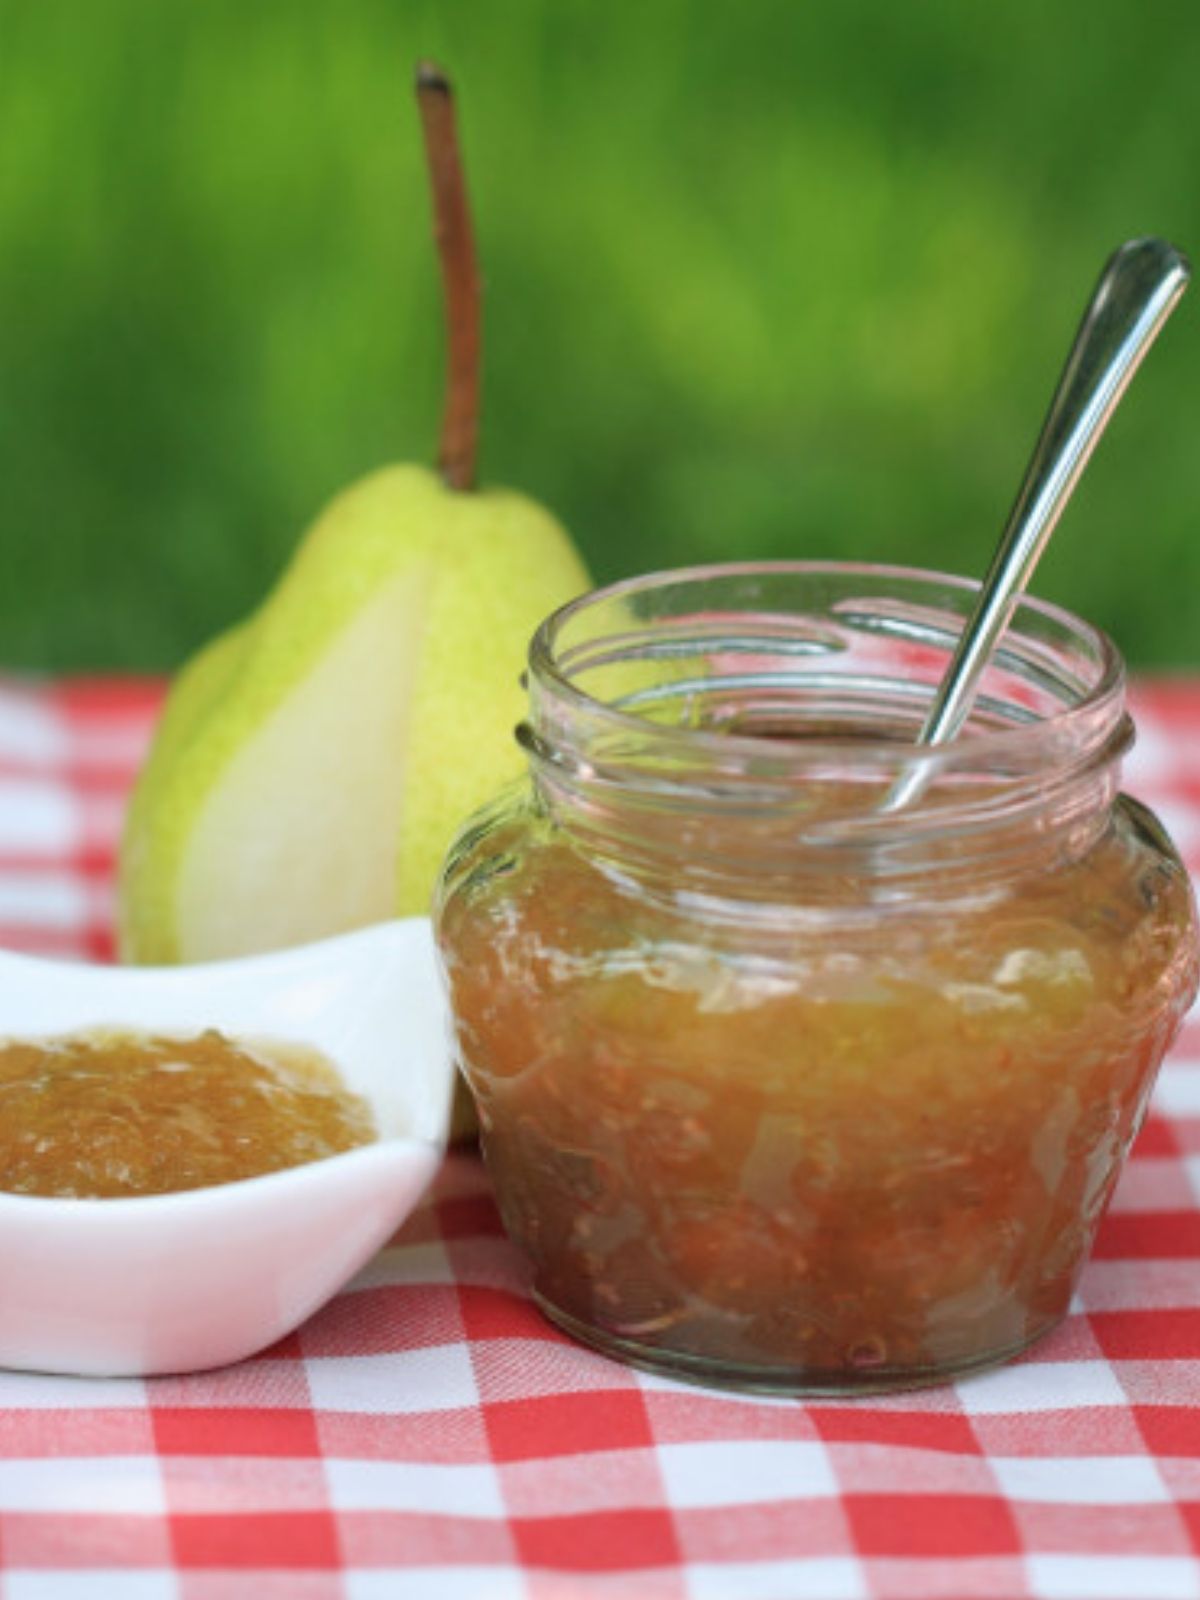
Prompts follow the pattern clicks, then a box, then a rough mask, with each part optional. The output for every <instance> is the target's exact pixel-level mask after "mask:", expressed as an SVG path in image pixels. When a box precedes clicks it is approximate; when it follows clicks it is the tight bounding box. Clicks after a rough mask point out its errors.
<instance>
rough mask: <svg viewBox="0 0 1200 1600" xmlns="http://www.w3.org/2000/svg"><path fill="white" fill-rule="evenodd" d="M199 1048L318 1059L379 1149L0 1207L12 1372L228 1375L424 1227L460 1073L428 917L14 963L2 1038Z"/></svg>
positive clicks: (0, 957) (3, 999) (5, 1357)
mask: <svg viewBox="0 0 1200 1600" xmlns="http://www.w3.org/2000/svg"><path fill="white" fill-rule="evenodd" d="M91 1028H119V1029H121V1030H123V1031H125V1030H133V1031H137V1032H150V1033H158V1034H168V1035H172V1034H174V1035H188V1034H194V1033H197V1032H200V1031H202V1030H203V1029H205V1028H219V1029H220V1030H221V1031H222V1032H224V1033H227V1034H230V1035H232V1036H234V1037H237V1038H243V1039H247V1040H250V1041H253V1040H254V1039H256V1038H258V1039H263V1040H272V1041H280V1042H285V1041H286V1042H290V1043H294V1044H298V1045H306V1046H309V1047H311V1048H314V1049H317V1050H319V1051H321V1052H322V1053H323V1054H324V1055H326V1056H327V1057H328V1058H329V1059H330V1060H331V1061H332V1062H333V1063H334V1065H335V1066H336V1067H337V1068H338V1070H339V1073H340V1075H341V1078H342V1080H343V1082H344V1083H345V1084H346V1086H347V1087H348V1088H349V1089H351V1090H353V1091H354V1092H355V1093H356V1094H359V1095H361V1096H362V1097H363V1098H364V1099H365V1100H367V1101H368V1103H369V1104H370V1106H371V1108H372V1110H373V1112H374V1114H375V1119H376V1123H377V1125H378V1128H379V1139H378V1140H377V1141H376V1142H375V1143H373V1144H369V1145H363V1146H360V1147H359V1148H357V1149H354V1150H348V1151H346V1152H344V1153H342V1154H340V1155H336V1156H331V1157H329V1158H327V1159H326V1160H323V1161H313V1162H308V1163H306V1164H305V1165H303V1166H298V1167H290V1168H287V1169H286V1170H284V1171H281V1172H273V1173H268V1174H265V1175H263V1176H262V1177H257V1178H247V1179H243V1180H241V1181H239V1182H236V1183H227V1184H222V1185H219V1186H216V1187H211V1188H203V1189H189V1190H185V1191H182V1192H180V1193H177V1194H163V1195H147V1196H139V1197H135V1198H130V1199H108V1200H89V1199H57V1198H45V1197H41V1196H34V1195H19V1194H9V1193H0V1284H2V1285H3V1291H2V1293H0V1367H9V1368H16V1369H18V1370H25V1371H41V1372H59V1373H74V1374H90V1375H118V1374H119V1375H134V1374H137V1375H149V1374H153V1373H167V1372H190V1371H197V1370H201V1369H203V1368H208V1367H215V1366H223V1365H225V1364H226V1363H228V1362H231V1361H238V1360H241V1359H242V1358H244V1357H246V1356H249V1355H252V1354H253V1353H254V1352H255V1351H257V1350H261V1349H263V1348H264V1347H265V1346H267V1345H269V1344H272V1343H274V1341H275V1340H277V1339H280V1338H282V1337H283V1336H284V1335H285V1334H287V1333H290V1332H291V1331H292V1330H293V1329H295V1328H296V1327H298V1326H299V1324H300V1323H301V1322H303V1321H304V1320H305V1319H306V1318H307V1317H309V1316H310V1315H311V1314H312V1313H313V1312H314V1311H315V1310H317V1308H318V1307H319V1306H321V1305H322V1304H324V1303H325V1301H327V1300H329V1299H330V1298H331V1297H332V1296H333V1295H334V1294H336V1293H337V1291H338V1290H339V1289H340V1288H341V1287H342V1286H343V1285H344V1284H345V1283H346V1282H347V1281H348V1280H349V1279H350V1278H351V1277H353V1275H354V1274H355V1273H356V1272H357V1271H358V1270H359V1269H360V1268H361V1267H362V1266H364V1265H365V1263H366V1262H367V1261H368V1260H369V1259H370V1257H371V1256H372V1255H373V1254H374V1253H375V1252H376V1251H377V1250H378V1249H379V1248H380V1247H381V1246H382V1245H383V1244H385V1243H386V1241H387V1240H388V1238H389V1237H390V1236H391V1235H392V1233H394V1232H395V1230H396V1228H397V1227H399V1225H400V1223H401V1222H403V1220H404V1219H405V1217H406V1216H407V1215H408V1213H409V1212H410V1211H411V1210H412V1208H413V1207H414V1205H415V1204H416V1202H417V1200H418V1199H419V1197H420V1195H421V1194H422V1193H423V1191H424V1190H425V1188H426V1187H427V1186H428V1184H429V1182H430V1180H431V1178H432V1177H433V1174H434V1173H435V1171H436V1170H437V1166H438V1163H439V1161H440V1159H441V1156H442V1153H443V1151H444V1150H445V1146H446V1141H447V1136H448V1131H449V1124H450V1100H451V1091H452V1089H453V1084H454V1069H453V1063H452V1060H451V1056H450V1051H449V1047H448V1036H447V1023H446V1014H445V1005H444V1001H443V999H442V996H441V992H440V986H439V984H438V979H437V971H436V962H435V956H434V951H433V943H432V939H431V936H430V931H429V923H428V919H427V918H424V917H412V918H407V919H405V920H403V921H395V922H387V923H380V924H378V925H377V926H375V927H371V928H365V929H362V930H360V931H357V932H354V933H349V934H343V935H340V936H339V937H337V938H334V939H326V940H322V941H321V942H319V943H317V944H310V945H305V946H301V947H299V948H295V949H291V950H283V951H279V952H276V953H272V954H269V955H259V956H250V957H245V958H241V959H239V960H234V961H221V962H212V963H205V964H202V965H197V966H184V967H163V968H150V967H87V966H81V965H77V964H73V963H69V962H57V961H43V960H39V959H36V958H33V957H29V956H21V955H13V954H9V953H3V952H0V1032H2V1033H3V1035H4V1037H6V1038H13V1039H20V1038H25V1039H29V1038H37V1037H44V1036H46V1035H50V1034H63V1033H72V1032H75V1031H77V1030H80V1029H91Z"/></svg>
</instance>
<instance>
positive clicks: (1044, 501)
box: [885, 239, 1191, 811]
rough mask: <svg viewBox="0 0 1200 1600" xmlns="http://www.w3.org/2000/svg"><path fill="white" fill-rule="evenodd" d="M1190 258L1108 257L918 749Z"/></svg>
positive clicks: (913, 789) (979, 659)
mask: <svg viewBox="0 0 1200 1600" xmlns="http://www.w3.org/2000/svg"><path fill="white" fill-rule="evenodd" d="M1190 276H1191V268H1190V266H1189V264H1188V260H1187V257H1186V256H1184V255H1183V254H1182V253H1181V252H1180V251H1178V250H1176V249H1175V248H1174V246H1173V245H1170V244H1168V243H1167V242H1166V241H1165V240H1163V239H1133V240H1130V241H1129V243H1127V244H1123V245H1122V246H1121V247H1120V249H1119V250H1117V251H1115V252H1114V253H1113V255H1112V256H1111V257H1110V258H1109V261H1108V263H1107V265H1106V266H1105V268H1104V271H1103V272H1102V273H1101V275H1100V281H1099V283H1098V284H1097V285H1096V290H1095V293H1094V294H1093V295H1092V298H1091V300H1090V301H1089V302H1088V307H1087V310H1086V311H1085V312H1084V316H1083V321H1082V322H1081V323H1080V325H1079V332H1078V333H1077V334H1076V335H1075V343H1074V344H1073V345H1072V346H1071V353H1070V355H1069V356H1068V357H1067V364H1066V366H1065V367H1064V369H1063V374H1062V377H1061V378H1060V379H1059V383H1058V388H1057V389H1056V390H1055V393H1054V399H1053V400H1052V401H1051V402H1050V409H1049V411H1048V412H1047V414H1046V420H1045V422H1044V423H1043V424H1042V431H1041V435H1040V436H1039V438H1038V442H1037V446H1036V447H1035V449H1034V452H1033V456H1032V458H1031V460H1030V462H1029V466H1028V468H1027V470H1026V473H1025V478H1024V480H1023V482H1022V484H1021V488H1020V491H1019V492H1018V494H1017V498H1016V501H1015V502H1014V504H1013V508H1012V510H1011V511H1010V512H1009V516H1008V521H1007V523H1006V524H1005V527H1004V533H1003V535H1002V537H1001V539H1000V543H999V545H998V546H997V548H996V553H995V555H994V556H993V558H992V564H991V566H990V567H989V568H988V572H987V576H986V577H985V578H984V581H983V586H982V588H981V590H980V594H979V599H978V601H977V602H976V605H975V609H974V611H973V612H972V613H971V616H970V618H969V619H968V621H967V624H966V626H965V627H964V628H963V631H962V634H961V636H960V638H959V642H958V647H957V649H956V650H955V652H954V656H953V658H952V660H951V662H950V665H949V667H947V669H946V673H945V676H944V677H943V679H942V681H941V683H940V685H939V686H938V692H937V694H936V696H935V697H934V701H933V705H932V706H931V708H930V710H929V714H928V716H927V717H926V719H925V722H924V724H923V726H922V728H921V731H920V733H919V734H918V735H917V744H918V745H938V744H943V743H945V741H946V740H948V739H953V738H954V736H955V734H957V733H958V731H959V729H960V728H961V727H962V725H963V723H964V722H965V721H966V718H967V715H968V713H969V712H970V709H971V705H972V702H973V701H974V698H975V693H976V691H977V689H978V687H979V680H980V678H981V677H982V675H983V671H984V668H985V667H986V666H987V663H988V661H989V659H990V657H991V654H992V651H993V649H994V648H995V646H996V643H997V641H998V640H999V638H1000V635H1001V634H1002V633H1003V632H1004V629H1005V626H1006V625H1007V623H1008V619H1009V616H1010V614H1011V611H1012V608H1013V606H1014V604H1015V602H1016V600H1017V599H1018V597H1019V596H1020V595H1021V593H1022V592H1023V591H1024V589H1025V586H1026V585H1027V584H1028V582H1029V579H1030V577H1031V575H1032V573H1033V569H1034V567H1035V566H1036V565H1037V562H1038V558H1039V556H1040V555H1041V553H1042V551H1043V550H1044V549H1045V547H1046V541H1047V540H1048V539H1049V537H1050V535H1051V533H1052V532H1053V531H1054V527H1055V524H1056V523H1057V522H1058V519H1059V516H1060V515H1061V513H1062V509H1063V507H1064V506H1065V505H1066V503H1067V501H1068V499H1069V498H1070V495H1071V491H1072V490H1073V489H1074V487H1075V484H1076V482H1077V481H1078V479H1079V475H1080V473H1081V472H1082V471H1083V469H1084V467H1085V466H1086V465H1087V461H1088V458H1089V456H1090V455H1091V453H1092V450H1093V449H1094V448H1095V446H1096V443H1097V441H1098V440H1099V438H1100V435H1101V434H1102V433H1103V432H1104V429H1105V426H1106V424H1107V423H1108V419H1109V418H1110V417H1111V416H1112V414H1113V411H1114V410H1115V409H1116V406H1117V402H1118V401H1119V400H1120V398H1121V396H1122V395H1123V394H1124V392H1125V389H1126V386H1127V385H1128V383H1129V380H1130V379H1131V378H1132V377H1133V375H1134V373H1135V372H1136V371H1137V368H1138V365H1139V363H1140V362H1141V359H1142V357H1143V356H1144V355H1145V354H1146V351H1147V350H1148V349H1149V348H1150V346H1151V345H1152V344H1153V342H1154V339H1155V336H1156V335H1157V333H1158V331H1159V329H1160V328H1161V327H1162V325H1163V323H1164V322H1165V321H1166V320H1167V317H1168V316H1169V315H1170V313H1171V311H1172V310H1173V309H1174V306H1175V303H1176V301H1177V300H1178V299H1179V296H1180V295H1181V294H1182V293H1183V291H1184V289H1185V288H1186V287H1187V283H1188V279H1189V277H1190ZM923 786H924V780H923V778H922V777H921V776H920V773H919V769H916V768H914V769H911V770H910V772H909V774H908V776H907V777H905V778H903V779H901V780H900V782H899V783H897V784H896V786H895V788H894V789H893V791H892V793H891V795H890V796H889V799H888V801H887V803H886V805H885V809H886V810H889V811H894V810H897V809H899V807H900V806H902V805H904V804H906V803H907V802H908V801H909V800H912V799H914V798H915V797H916V795H917V794H918V793H919V792H920V789H921V788H922V787H923Z"/></svg>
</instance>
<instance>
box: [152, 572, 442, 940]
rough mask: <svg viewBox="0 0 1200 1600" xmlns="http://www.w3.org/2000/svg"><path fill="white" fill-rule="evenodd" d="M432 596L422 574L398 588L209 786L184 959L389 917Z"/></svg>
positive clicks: (191, 872)
mask: <svg viewBox="0 0 1200 1600" xmlns="http://www.w3.org/2000/svg"><path fill="white" fill-rule="evenodd" d="M428 588H429V569H428V566H427V565H426V564H425V563H417V564H414V565H411V566H408V567H406V568H405V569H404V571H403V572H401V573H398V574H397V575H396V576H394V577H393V578H391V579H390V580H389V581H388V582H387V583H386V584H385V585H384V586H383V587H382V588H381V589H380V591H379V592H378V594H376V595H374V596H373V597H372V598H371V599H370V600H369V601H368V602H367V603H366V604H365V605H363V606H362V607H361V608H360V609H359V610H358V611H357V612H355V613H354V615H353V616H352V617H351V619H350V621H349V622H348V623H347V624H346V625H345V627H344V628H343V629H342V631H341V633H340V635H339V636H338V637H336V638H335V639H333V640H331V641H326V642H325V644H324V648H323V649H322V650H321V652H320V654H319V655H318V656H317V658H316V660H315V661H314V663H313V666H312V668H311V670H310V671H309V672H308V674H307V676H305V677H303V678H302V679H301V680H300V681H299V682H297V683H296V684H294V685H293V687H292V688H291V690H290V691H289V693H288V694H287V695H286V696H285V697H284V699H283V700H282V702H281V703H280V704H279V706H278V707H277V708H276V709H275V710H274V711H273V712H272V713H270V715H269V716H268V717H267V719H266V721H265V722H263V723H262V724H261V725H260V726H259V727H258V728H257V729H256V730H255V732H254V736H253V738H249V739H247V740H246V742H245V743H244V745H243V746H242V747H241V749H240V750H239V751H238V752H237V753H236V754H235V755H234V757H233V759H232V761H231V762H230V763H229V765H228V766H227V767H226V768H225V770H224V772H223V773H222V774H221V775H220V776H219V777H218V778H217V780H216V782H215V783H214V784H213V786H212V788H211V790H210V791H209V793H208V795H207V796H206V797H205V798H204V800H203V802H202V804H201V807H200V810H199V812H198V813H197V815H196V818H195V821H194V824H193V827H192V830H191V833H190V836H189V838H188V841H187V845H186V848H185V850H184V853H183V856H182V859H181V861H180V866H179V880H178V908H179V915H178V922H177V926H178V927H179V929H180V930H181V945H180V950H179V956H180V958H181V959H182V960H185V961H202V960H207V959H209V958H211V957H215V956H231V955H246V954H250V953H252V952H253V951H257V950H268V949H273V948H276V947H277V946H282V945H288V944H296V943H302V942H305V941H307V940H309V939H317V938H322V937H326V936H328V935H330V934H333V933H339V932H341V931H343V930H345V929H350V928H357V927H362V926H363V925H364V924H366V923H370V922H377V921H383V920H384V919H386V918H388V917H390V916H392V915H393V913H394V911H395V902H396V893H395V876H396V856H397V848H398V842H399V836H398V833H397V818H399V817H400V816H402V814H403V803H404V787H405V780H406V769H407V751H408V746H409V723H410V717H411V710H412V704H413V690H414V685H415V682H416V678H417V673H418V670H419V657H420V651H421V641H422V638H423V634H424V621H425V617H426V616H427V614H428V604H427V593H428Z"/></svg>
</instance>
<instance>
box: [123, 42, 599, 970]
mask: <svg viewBox="0 0 1200 1600" xmlns="http://www.w3.org/2000/svg"><path fill="white" fill-rule="evenodd" d="M418 93H419V95H420V96H421V103H422V112H423V115H424V119H425V131H426V139H427V143H428V144H429V148H430V164H431V170H432V172H433V175H434V196H435V209H436V212H437V222H438V230H437V231H438V238H439V243H440V244H441V246H442V257H443V271H444V276H445V282H446V292H447V305H448V317H449V327H450V369H451V381H450V386H449V395H448V403H447V412H446V420H445V423H444V425H443V433H442V459H441V466H442V472H441V475H440V476H439V475H438V474H437V473H434V472H433V471H430V470H428V469H426V468H423V467H419V466H410V465H396V466H390V467H384V468H382V469H381V470H380V471H378V472H375V473H373V474H372V475H371V476H369V477H367V478H364V479H363V480H362V481H360V482H359V483H356V484H354V485H353V486H352V487H351V488H349V489H347V490H345V491H344V492H343V493H341V494H340V495H338V496H337V497H336V498H335V499H334V500H333V501H332V503H331V504H330V505H329V506H328V507H327V508H326V509H325V510H324V512H323V513H322V514H321V515H320V517H319V518H318V519H317V521H316V522H315V523H314V525H313V526H312V528H311V529H310V530H309V532H308V534H307V535H306V536H305V538H304V539H303V540H302V541H301V543H300V545H299V547H298V549H297V551H296V553H295V555H294V557H293V559H292V561H291V564H290V565H289V566H288V568H287V570H286V571H285V572H284V574H283V576H282V578H281V579H280V581H279V583H278V584H277V586H276V588H275V589H274V591H273V592H272V593H271V594H270V595H269V596H268V598H267V599H266V600H265V601H264V603H263V604H262V605H261V607H260V608H259V609H258V611H257V612H256V613H255V614H254V615H253V616H251V617H250V618H249V620H248V621H246V622H244V623H242V624H241V625H240V626H239V627H237V628H234V629H233V630H231V631H230V632H228V633H226V634H224V635H222V636H221V637H220V638H218V639H216V640H214V641H213V642H212V643H211V644H209V645H208V646H207V648H205V649H204V650H202V651H201V652H200V654H199V655H197V656H196V657H195V658H194V659H193V660H192V661H191V662H190V664H189V665H188V666H186V667H185V668H184V669H183V671H182V672H181V673H180V675H179V677H178V679H177V681H176V683H175V684H174V686H173V688H172V691H171V693H170V695H169V697H168V701H167V705H166V708H165V711H164V714H163V717H162V720H161V723H160V725H159V728H158V730H157V733H156V736H155V740H154V743H153V746H152V748H151V751H150V755H149V758H148V760H147V762H146V765H145V767H144V769H143V771H142V773H141V775H140V777H139V780H138V784H137V787H136V790H135V793H134V796H133V800H132V804H131V808H130V812H129V816H128V820H127V824H126V830H125V836H124V840H123V844H122V851H121V862H120V885H119V897H118V898H119V915H118V922H119V933H120V943H121V951H122V955H123V956H124V957H125V959H127V960H131V961H138V962H176V961H202V960H208V959H215V958H219V957H223V956H232V955H241V954H246V953H250V952H253V951H258V950H266V949H273V948H277V947H280V946H283V945H288V944H296V943H301V942H304V941H306V940H309V939H315V938H320V937H324V936H326V935H329V934H334V933H339V932H342V931H343V930H346V929H350V928H354V927H358V926H361V925H362V924H364V923H369V922H373V921H377V920H380V919H382V918H386V917H389V916H393V915H396V914H401V915H404V914H408V913H416V912H423V911H425V910H426V908H427V906H428V902H429V898H430V894H431V891H432V888H433V884H434V880H435V877H436V874H437V869H438V866H439V864H440V861H441V859H442V856H443V854H444V852H445V850H446V847H447V845H448V844H449V842H450V838H451V836H452V834H453V833H454V831H455V828H456V827H457V825H458V824H459V822H460V821H461V819H462V817H463V816H464V815H465V814H466V813H467V812H469V811H470V810H472V809H473V808H475V807H476V806H478V805H480V804H482V803H483V802H484V801H485V800H486V799H488V798H489V797H490V795H491V794H493V793H494V792H495V790H496V788H497V787H498V786H499V785H500V784H501V783H502V782H503V781H504V779H505V778H506V777H508V776H509V775H513V774H515V773H516V772H517V771H519V770H520V765H521V756H520V752H519V751H518V749H517V747H516V744H515V741H514V740H513V737H512V731H513V727H514V725H515V724H516V723H517V722H518V721H519V719H520V717H521V714H522V711H523V705H524V696H523V693H522V690H521V688H520V685H519V681H518V680H519V674H520V671H521V667H522V665H523V662H524V656H525V649H526V646H527V643H528V640H529V637H530V635H531V633H532V632H533V630H534V628H535V627H536V626H537V624H538V622H539V621H540V620H541V619H542V618H543V617H544V616H545V615H546V614H547V613H548V612H550V611H552V610H553V609H555V608H556V607H557V606H559V605H561V604H563V603H564V602H565V601H566V600H568V599H570V598H571V597H572V596H573V595H575V594H578V593H579V592H580V591H582V590H583V589H586V588H587V587H588V576H587V573H586V571H585V569H584V567H583V564H582V562H581V561H580V559H579V557H578V555H577V554H576V552H575V551H574V549H573V548H572V545H571V543H570V540H569V539H568V537H567V535H566V533H565V532H564V531H563V529H562V528H561V526H560V525H559V524H558V523H557V522H556V521H555V520H554V518H553V517H552V516H550V514H549V513H548V512H546V511H544V510H542V509H541V508H540V507H539V506H537V505H535V504H534V503H533V502H532V501H531V500H528V499H525V498H524V497H523V496H521V495H518V494H514V493H511V492H509V491H507V490H488V491H487V492H477V491H474V490H472V489H470V488H469V487H466V485H468V484H469V483H470V481H471V479H472V478H473V472H474V453H475V419H476V414H477V392H478V366H479V361H478V350H479V337H478V295H477V288H476V284H477V275H476V273H475V266H474V256H473V247H472V245H471V240H470V227H469V217H468V214H467V212H466V201H465V191H464V188H463V185H462V177H461V170H460V169H459V166H458V158H457V144H456V141H455V138H454V128H453V113H452V102H451V99H450V94H449V88H448V85H447V84H446V82H445V80H444V78H443V77H442V76H441V75H440V74H438V73H436V72H435V71H433V70H432V69H423V71H422V74H421V75H420V76H419V77H418Z"/></svg>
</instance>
